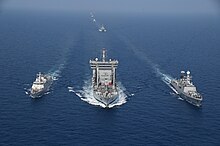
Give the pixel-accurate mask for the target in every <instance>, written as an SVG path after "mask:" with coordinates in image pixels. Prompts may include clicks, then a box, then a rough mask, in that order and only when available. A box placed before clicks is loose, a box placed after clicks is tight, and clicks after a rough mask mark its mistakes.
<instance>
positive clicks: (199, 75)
mask: <svg viewBox="0 0 220 146" xmlns="http://www.w3.org/2000/svg"><path fill="white" fill-rule="evenodd" d="M96 19H97V21H99V22H102V23H104V24H105V27H106V29H107V32H106V33H101V32H99V31H98V28H97V25H95V24H94V22H93V21H92V20H91V18H90V15H89V13H56V14H53V13H47V14H44V15H41V13H37V12H29V13H27V12H22V11H21V12H16V11H4V12H2V13H0V22H1V23H0V68H1V71H0V81H1V84H0V145H169V146H170V145H195V146H198V145H220V140H219V138H220V98H219V95H220V78H219V75H220V51H219V49H220V40H219V38H220V19H219V17H218V16H189V17H183V16H182V17H177V16H157V17H156V16H150V15H149V16H148V15H146V16H145V15H143V16H142V15H141V16H135V15H134V16H133V15H128V16H127V15H118V16H115V15H110V14H97V16H96ZM102 48H106V49H107V55H108V58H113V59H117V60H118V61H119V66H118V69H117V81H118V82H119V83H120V84H121V86H122V87H123V92H124V94H126V97H125V98H126V103H124V104H121V105H118V106H114V107H113V108H110V109H107V108H103V107H101V106H99V105H92V104H89V103H87V102H85V101H83V100H82V98H81V97H80V96H78V95H77V94H75V93H74V92H76V91H78V90H81V91H83V90H85V88H84V87H85V84H86V83H87V82H89V81H90V79H91V77H92V71H91V69H90V66H89V60H90V59H94V58H95V57H100V53H101V49H102ZM181 70H190V71H191V73H192V76H193V83H194V84H195V85H196V86H197V89H198V91H199V92H200V93H201V94H202V96H203V97H204V101H203V105H202V107H201V108H197V107H194V106H192V105H190V104H189V103H187V102H185V101H183V100H180V99H179V97H178V96H177V95H175V94H174V93H173V91H172V90H171V89H170V88H169V87H168V86H167V85H166V84H165V83H164V82H163V80H162V78H163V77H164V76H170V77H173V78H176V77H179V73H180V71H181ZM39 71H40V72H43V73H48V72H53V73H55V74H56V77H57V79H58V80H56V81H54V82H53V85H52V87H51V91H50V93H49V94H47V95H44V96H43V97H42V98H39V99H32V98H30V96H29V95H27V94H26V93H25V92H26V91H27V89H29V88H30V87H31V84H32V82H33V81H34V80H35V77H36V74H37V73H38V72H39ZM68 87H69V88H70V87H71V88H73V90H74V92H70V90H69V88H68Z"/></svg>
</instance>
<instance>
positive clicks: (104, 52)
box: [102, 48, 106, 62]
mask: <svg viewBox="0 0 220 146" xmlns="http://www.w3.org/2000/svg"><path fill="white" fill-rule="evenodd" d="M105 57H106V49H105V48H103V49H102V61H103V62H105Z"/></svg>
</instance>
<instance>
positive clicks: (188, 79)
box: [170, 71, 203, 107]
mask: <svg viewBox="0 0 220 146" xmlns="http://www.w3.org/2000/svg"><path fill="white" fill-rule="evenodd" d="M170 85H171V86H172V87H173V88H174V89H175V91H176V93H177V94H179V95H180V97H182V98H183V99H185V100H186V101H187V102H189V103H190V104H192V105H195V106H198V107H200V106H201V105H202V99H203V98H202V96H201V95H200V94H199V93H198V92H197V90H196V87H195V85H194V84H193V83H192V76H191V75H190V71H187V72H185V71H181V76H180V79H172V80H171V82H170Z"/></svg>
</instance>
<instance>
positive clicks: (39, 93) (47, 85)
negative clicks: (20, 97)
mask: <svg viewBox="0 0 220 146" xmlns="http://www.w3.org/2000/svg"><path fill="white" fill-rule="evenodd" d="M52 82H53V81H52V79H50V80H49V81H47V83H45V85H44V88H43V89H42V90H38V91H33V90H31V92H30V96H31V97H32V98H40V97H41V96H43V95H44V94H45V93H46V92H48V91H49V90H50V86H51V85H52Z"/></svg>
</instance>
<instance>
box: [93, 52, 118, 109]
mask: <svg viewBox="0 0 220 146" xmlns="http://www.w3.org/2000/svg"><path fill="white" fill-rule="evenodd" d="M89 63H90V66H91V68H92V72H93V76H92V87H93V95H94V97H95V99H96V100H98V101H99V102H102V103H103V104H105V105H106V107H108V105H109V104H111V103H112V102H114V101H115V100H116V99H117V98H118V89H117V85H116V68H117V66H118V61H117V60H111V59H109V60H106V50H105V49H103V50H102V60H99V59H98V58H95V60H90V61H89Z"/></svg>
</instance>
